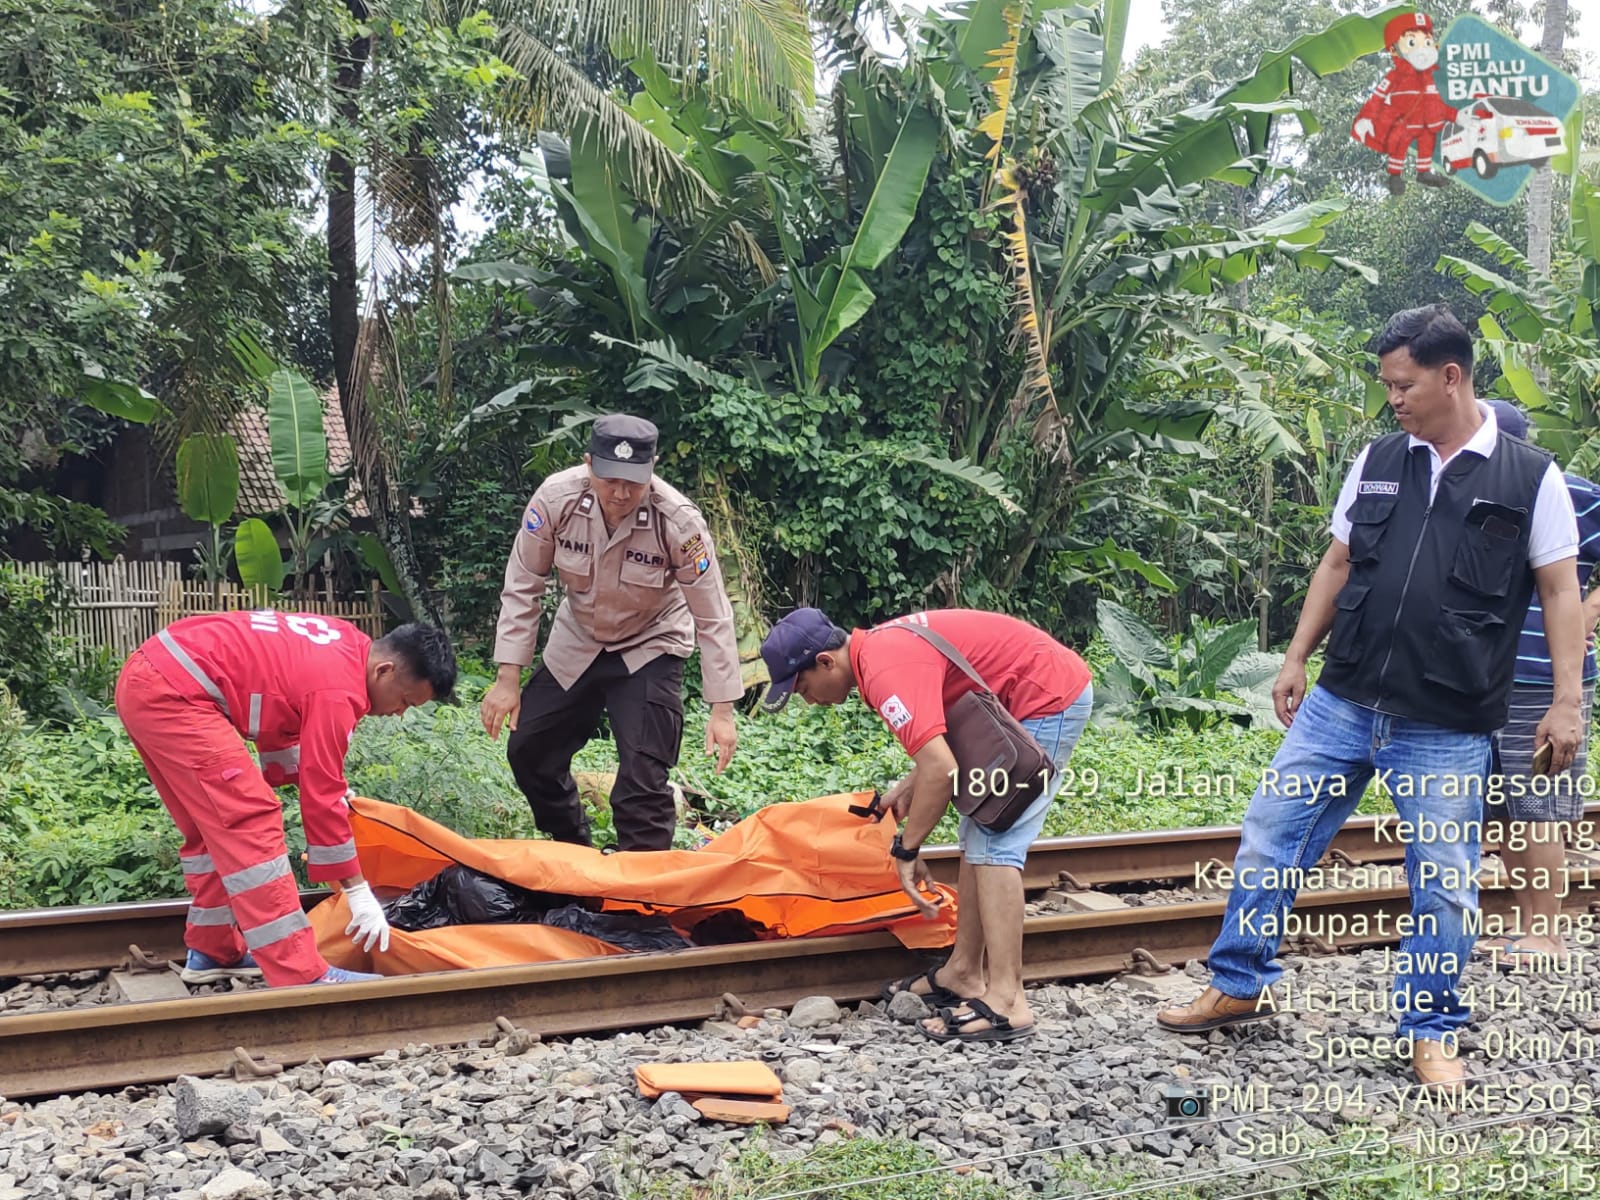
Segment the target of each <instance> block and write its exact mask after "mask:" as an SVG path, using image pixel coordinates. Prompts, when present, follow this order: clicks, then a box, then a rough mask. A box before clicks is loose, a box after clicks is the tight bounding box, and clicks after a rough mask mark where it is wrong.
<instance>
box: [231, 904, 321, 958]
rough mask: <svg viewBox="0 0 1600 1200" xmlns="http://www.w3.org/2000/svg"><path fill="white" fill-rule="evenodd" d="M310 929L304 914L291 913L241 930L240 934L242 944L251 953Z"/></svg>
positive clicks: (309, 923)
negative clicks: (248, 948)
mask: <svg viewBox="0 0 1600 1200" xmlns="http://www.w3.org/2000/svg"><path fill="white" fill-rule="evenodd" d="M310 928H311V922H310V921H309V920H307V918H306V914H305V913H303V912H292V913H285V914H284V915H283V916H281V917H278V918H277V919H276V920H273V921H268V922H267V923H266V924H265V925H256V926H253V927H252V928H249V929H241V930H240V932H241V933H243V934H244V944H245V945H246V946H248V947H250V949H251V951H252V952H253V951H256V950H259V949H261V948H262V947H263V946H270V945H272V943H274V942H281V941H283V939H284V938H286V937H292V936H294V935H295V934H297V933H299V932H300V931H301V930H302V929H310Z"/></svg>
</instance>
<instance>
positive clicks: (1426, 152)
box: [1350, 12, 1456, 196]
mask: <svg viewBox="0 0 1600 1200" xmlns="http://www.w3.org/2000/svg"><path fill="white" fill-rule="evenodd" d="M1383 44H1384V45H1385V46H1387V47H1388V48H1389V52H1390V53H1391V54H1393V55H1394V67H1393V68H1392V69H1391V70H1390V71H1389V73H1388V74H1387V75H1385V76H1384V77H1383V79H1382V80H1380V81H1379V83H1378V86H1377V87H1376V88H1374V89H1373V92H1372V95H1371V97H1370V98H1368V100H1367V102H1366V103H1365V104H1364V105H1362V106H1361V111H1360V112H1359V113H1357V114H1356V119H1355V124H1354V125H1352V126H1351V128H1350V136H1351V137H1353V138H1355V140H1356V141H1358V142H1360V143H1361V144H1362V145H1364V146H1366V147H1367V148H1368V149H1369V150H1376V151H1377V152H1378V153H1379V154H1386V155H1387V156H1388V163H1387V168H1388V172H1389V191H1390V192H1391V193H1392V194H1393V195H1396V196H1398V195H1399V194H1400V193H1401V192H1403V191H1405V188H1406V181H1405V175H1404V174H1403V172H1404V171H1405V169H1406V152H1407V151H1408V150H1410V148H1411V145H1412V143H1413V142H1415V143H1416V147H1417V182H1418V183H1422V184H1426V185H1427V186H1428V187H1444V186H1445V185H1446V184H1447V183H1449V180H1448V179H1443V178H1441V177H1440V176H1438V175H1436V174H1434V171H1433V144H1434V141H1435V140H1436V139H1437V138H1438V136H1439V130H1441V129H1443V128H1444V126H1445V124H1446V123H1447V122H1449V121H1454V120H1455V119H1456V110H1455V109H1453V108H1451V107H1450V106H1449V105H1448V104H1446V103H1445V102H1444V99H1443V98H1442V97H1441V96H1440V95H1439V88H1438V86H1437V85H1436V84H1435V83H1434V81H1433V73H1434V71H1435V70H1436V69H1437V68H1438V65H1439V43H1438V42H1437V41H1435V40H1434V37H1433V20H1432V19H1431V18H1430V17H1429V16H1428V15H1427V14H1426V13H1418V12H1412V13H1403V14H1402V15H1400V16H1398V17H1395V18H1394V19H1393V20H1391V21H1390V22H1389V23H1388V24H1387V25H1386V26H1384V30H1383Z"/></svg>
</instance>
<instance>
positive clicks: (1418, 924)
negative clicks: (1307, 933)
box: [1209, 687, 1490, 1041]
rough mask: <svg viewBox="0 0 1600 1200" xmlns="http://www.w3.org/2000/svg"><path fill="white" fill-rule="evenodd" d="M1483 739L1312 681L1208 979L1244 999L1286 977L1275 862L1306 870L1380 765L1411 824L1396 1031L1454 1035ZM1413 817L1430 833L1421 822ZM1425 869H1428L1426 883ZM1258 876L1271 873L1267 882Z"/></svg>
mask: <svg viewBox="0 0 1600 1200" xmlns="http://www.w3.org/2000/svg"><path fill="white" fill-rule="evenodd" d="M1489 740H1490V737H1489V735H1488V734H1486V733H1461V732H1459V731H1457V730H1453V729H1445V728H1443V727H1442V726H1439V725H1431V724H1428V723H1427V722H1424V721H1413V720H1407V719H1405V718H1403V717H1391V716H1386V715H1385V714H1383V713H1380V712H1377V711H1375V710H1373V709H1370V708H1363V707H1362V706H1361V705H1359V704H1352V703H1350V702H1349V701H1348V700H1341V699H1340V698H1339V697H1337V696H1335V695H1334V694H1333V693H1332V692H1328V691H1325V690H1324V689H1322V688H1320V687H1314V688H1312V689H1311V690H1310V692H1308V693H1307V695H1306V697H1305V700H1304V701H1303V702H1302V704H1301V706H1300V710H1299V712H1298V713H1296V715H1295V719H1294V724H1293V725H1291V726H1290V727H1289V732H1288V734H1286V735H1285V737H1284V739H1283V744H1282V745H1281V746H1280V747H1279V748H1278V752H1277V754H1275V755H1274V756H1273V759H1272V766H1271V767H1270V768H1268V770H1267V772H1266V773H1265V774H1264V775H1263V776H1262V781H1261V785H1260V786H1259V787H1258V788H1257V789H1256V792H1255V794H1254V795H1253V796H1252V797H1251V798H1250V807H1249V809H1248V811H1247V812H1246V813H1245V818H1244V836H1243V839H1242V841H1241V844H1240V847H1239V856H1238V858H1237V859H1236V860H1235V862H1234V871H1235V877H1234V885H1233V890H1232V891H1231V892H1230V893H1229V894H1228V911H1227V913H1226V914H1225V915H1224V916H1223V919H1222V932H1221V934H1219V935H1218V937H1217V940H1216V942H1215V944H1214V945H1213V946H1212V947H1211V954H1210V958H1209V963H1210V966H1211V971H1212V980H1211V982H1212V984H1213V985H1214V986H1215V987H1216V988H1217V989H1218V990H1219V991H1221V992H1224V993H1225V994H1227V995H1229V996H1234V997H1236V998H1238V999H1252V1000H1253V999H1255V998H1256V997H1257V996H1258V995H1259V994H1260V992H1261V989H1262V988H1264V987H1267V986H1269V985H1271V984H1273V983H1276V982H1277V980H1278V979H1279V978H1280V977H1281V976H1282V975H1283V967H1282V966H1281V965H1280V964H1279V963H1278V962H1277V961H1275V956H1276V954H1277V952H1278V945H1279V943H1280V942H1281V941H1282V933H1281V932H1280V931H1281V930H1282V929H1283V922H1284V918H1285V917H1286V916H1287V914H1288V913H1289V911H1290V910H1291V909H1292V908H1293V906H1294V897H1295V891H1296V888H1295V887H1294V886H1293V885H1294V883H1295V882H1296V880H1295V879H1294V878H1293V874H1294V873H1293V871H1292V870H1291V871H1290V872H1289V874H1290V876H1291V877H1290V878H1288V879H1284V878H1282V876H1283V874H1284V873H1285V868H1300V869H1302V870H1310V868H1311V867H1313V866H1314V865H1315V864H1316V863H1317V861H1318V860H1319V859H1321V857H1322V855H1323V852H1324V851H1326V850H1327V848H1328V845H1329V843H1330V842H1332V841H1333V836H1334V834H1336V833H1338V831H1339V828H1340V827H1341V826H1342V825H1343V824H1344V823H1345V820H1346V818H1348V817H1349V816H1350V814H1351V813H1352V812H1353V811H1355V807H1356V804H1357V803H1358V802H1359V801H1360V799H1361V794H1362V793H1363V792H1364V791H1366V788H1367V784H1368V783H1369V782H1370V781H1371V779H1372V777H1373V774H1374V773H1375V772H1379V771H1381V772H1383V773H1384V775H1383V780H1384V782H1385V783H1386V784H1387V786H1388V787H1389V790H1390V793H1391V794H1392V795H1393V797H1394V806H1395V810H1396V811H1397V812H1398V813H1399V815H1400V818H1401V820H1403V821H1407V822H1411V823H1412V824H1413V828H1414V829H1417V832H1416V833H1415V835H1414V836H1412V837H1411V838H1410V839H1409V840H1408V844H1407V845H1406V882H1407V884H1409V885H1410V888H1411V920H1410V927H1409V929H1407V930H1406V931H1405V932H1404V936H1403V937H1402V938H1401V941H1400V955H1401V957H1400V968H1401V969H1400V970H1399V971H1398V972H1397V973H1396V975H1395V980H1394V994H1393V998H1392V1002H1393V1004H1394V1007H1395V1010H1396V1011H1397V1012H1398V1013H1399V1014H1400V1023H1399V1032H1400V1034H1401V1036H1404V1035H1406V1034H1412V1035H1414V1036H1415V1037H1417V1038H1430V1039H1433V1040H1436V1041H1437V1040H1444V1041H1454V1037H1455V1035H1454V1033H1453V1031H1454V1030H1456V1029H1459V1028H1460V1027H1461V1026H1462V1025H1465V1024H1466V1023H1467V1020H1468V1019H1469V1016H1470V1014H1469V1012H1468V1010H1467V1008H1466V1006H1465V1005H1464V1004H1462V1003H1461V1000H1460V998H1459V996H1458V995H1457V994H1456V990H1455V988H1456V983H1457V981H1458V980H1459V979H1460V978H1461V971H1462V968H1463V967H1465V966H1466V962H1467V956H1468V954H1470V953H1471V951H1472V943H1473V941H1474V934H1473V932H1472V920H1473V918H1470V917H1469V914H1473V913H1475V912H1476V910H1477V907H1478V887H1477V879H1476V871H1477V868H1478V853H1479V841H1480V839H1481V836H1482V826H1481V817H1482V806H1483V797H1482V790H1483V789H1482V783H1483V776H1484V775H1485V774H1486V773H1487V771H1488V769H1489ZM1474 776H1475V777H1477V778H1476V781H1474V780H1473V778H1472V777H1474ZM1318 788H1320V790H1317V791H1315V794H1313V791H1314V789H1318ZM1422 821H1428V822H1431V823H1432V825H1433V826H1434V828H1433V829H1432V830H1429V829H1424V828H1421V827H1420V823H1421V822H1422ZM1446 822H1450V823H1451V824H1450V827H1449V828H1445V827H1444V826H1445V823H1446ZM1424 863H1427V864H1431V866H1432V868H1435V869H1433V870H1430V872H1429V873H1428V874H1429V877H1428V878H1426V879H1424V878H1422V875H1423V871H1422V865H1423V864H1424ZM1269 870H1270V871H1275V872H1276V873H1277V875H1278V876H1279V878H1277V879H1273V878H1270V877H1266V878H1264V877H1263V871H1269ZM1266 883H1278V884H1280V885H1281V886H1277V887H1266V886H1262V885H1263V884H1266ZM1392 920H1393V918H1391V921H1392ZM1396 923H1397V922H1396ZM1307 924H1308V925H1310V922H1309V921H1308V922H1307ZM1311 931H1313V932H1314V931H1315V927H1314V925H1313V926H1311ZM1446 1035H1449V1036H1448V1037H1447V1036H1446Z"/></svg>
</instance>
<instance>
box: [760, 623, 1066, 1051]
mask: <svg viewBox="0 0 1600 1200" xmlns="http://www.w3.org/2000/svg"><path fill="white" fill-rule="evenodd" d="M914 626H920V627H922V628H924V629H927V630H930V631H932V632H933V633H935V634H937V635H939V636H940V637H942V638H944V639H945V640H946V641H948V642H949V643H950V644H951V646H953V647H954V648H955V650H956V651H957V652H958V653H960V654H961V655H962V656H963V657H964V658H966V660H967V661H968V662H969V663H970V664H971V665H972V667H973V669H974V670H975V671H977V673H978V675H979V676H980V677H981V678H982V679H983V681H984V683H985V684H986V685H987V686H988V687H989V688H990V690H992V691H993V692H994V694H995V695H996V696H997V697H998V698H999V700H1000V703H1001V704H1003V705H1005V708H1006V711H1007V712H1009V713H1010V714H1011V715H1012V716H1013V717H1015V718H1016V719H1017V720H1018V721H1019V722H1020V723H1021V724H1022V727H1023V728H1024V729H1026V730H1027V731H1028V732H1029V733H1030V734H1031V735H1032V736H1033V737H1034V739H1035V740H1036V741H1037V742H1038V743H1039V745H1040V748H1041V749H1043V750H1044V752H1045V753H1046V754H1048V755H1049V756H1050V759H1051V761H1052V762H1053V763H1055V766H1056V770H1055V771H1054V773H1053V774H1052V777H1051V781H1050V784H1049V786H1048V787H1046V789H1045V790H1044V791H1043V792H1042V793H1041V794H1040V795H1039V797H1038V799H1037V800H1035V801H1034V803H1033V804H1032V805H1031V806H1030V807H1029V808H1028V809H1027V811H1025V812H1024V813H1023V814H1022V815H1021V816H1020V817H1018V818H1017V821H1016V824H1014V825H1012V826H1011V827H1010V828H1009V829H1007V830H1004V831H1000V830H993V829H988V828H986V827H984V826H982V825H979V824H978V823H977V822H976V821H974V820H973V819H972V818H971V817H963V818H962V819H961V825H960V828H959V832H958V834H957V837H958V839H959V841H960V843H961V872H960V875H959V877H958V879H957V882H956V890H957V892H958V893H959V895H960V901H961V911H960V913H959V914H958V917H957V922H956V944H955V946H954V947H953V948H952V949H951V951H950V958H949V960H948V961H946V962H945V963H943V964H942V965H940V966H938V967H936V968H932V969H930V970H928V971H925V972H923V973H921V974H913V975H910V976H907V977H906V978H905V979H902V980H900V981H898V982H897V983H894V984H890V985H889V986H888V987H887V988H886V989H885V995H886V996H892V995H893V994H894V993H895V992H896V991H909V992H911V993H912V994H914V995H917V996H921V997H923V999H924V1000H926V1001H927V1002H928V1003H930V1004H932V1005H934V1006H935V1007H936V1008H939V1010H940V1014H939V1015H938V1016H936V1017H932V1018H930V1019H929V1020H927V1021H925V1022H924V1023H923V1026H922V1030H923V1032H924V1033H926V1034H927V1035H928V1036H930V1037H933V1038H936V1039H938V1040H939V1041H957V1040H959V1041H979V1042H998V1041H1011V1040H1014V1039H1016V1038H1020V1037H1027V1036H1030V1035H1031V1034H1032V1033H1033V1013H1032V1011H1031V1010H1030V1009H1029V1008H1028V1001H1027V997H1026V996H1025V995H1024V994H1023V990H1022V918H1023V892H1022V868H1023V865H1024V864H1025V862H1026V861H1027V857H1028V847H1029V846H1030V845H1031V844H1032V843H1033V841H1034V839H1035V838H1037V837H1038V836H1039V832H1040V830H1042V829H1043V828H1044V822H1045V817H1046V816H1047V815H1048V813H1049V809H1050V805H1051V804H1052V803H1053V802H1054V800H1055V795H1056V791H1057V790H1058V789H1059V788H1060V786H1061V771H1062V770H1063V769H1064V768H1065V767H1066V765H1067V759H1068V758H1069V757H1070V756H1071V754H1072V748H1073V747H1074V746H1075V745H1076V744H1077V742H1078V737H1079V735H1080V734H1082V733H1083V729H1084V726H1085V725H1086V724H1087V723H1088V720H1089V714H1090V711H1091V709H1092V708H1093V706H1094V688H1093V687H1092V686H1091V685H1090V677H1089V668H1088V667H1087V666H1086V665H1085V664H1084V662H1083V660H1082V659H1081V658H1079V657H1078V656H1077V655H1076V654H1074V653H1073V652H1072V651H1071V650H1069V649H1067V647H1065V646H1063V645H1062V644H1061V643H1060V642H1058V641H1056V640H1055V639H1054V638H1053V637H1051V636H1050V635H1049V634H1047V633H1046V632H1045V631H1044V630H1042V629H1037V628H1035V627H1034V626H1032V625H1029V624H1028V623H1027V622H1026V621H1019V620H1018V619H1017V618H1015V617H1008V616H1005V615H1004V614H1001V613H989V612H976V611H972V610H969V609H942V610H935V611H933V612H925V613H913V614H911V615H910V616H907V617H901V618H900V619H898V620H894V621H889V622H887V623H885V624H883V625H879V626H876V627H875V628H872V629H857V630H855V631H853V632H851V633H846V632H845V631H844V630H843V629H840V628H838V627H836V626H835V625H834V624H833V622H832V621H830V620H829V619H828V617H827V616H826V615H825V614H824V613H822V612H820V611H819V610H817V609H815V608H801V609H796V610H795V611H794V612H792V613H790V614H789V615H788V616H786V617H784V618H783V619H782V620H781V621H779V622H778V623H777V624H776V625H774V626H773V627H772V632H771V633H769V634H768V635H767V638H766V640H765V641H763V642H762V643H761V657H762V659H763V660H764V661H765V662H766V664H767V673H768V674H769V675H771V676H772V687H771V689H770V690H769V691H768V693H767V698H766V700H765V702H764V703H765V706H766V707H767V708H768V709H769V710H770V709H776V708H781V707H783V705H784V703H785V702H786V701H787V700H788V699H789V696H790V695H791V694H793V695H796V696H799V697H800V698H801V699H802V700H804V701H806V702H807V703H808V704H842V703H844V701H845V700H846V699H848V698H849V695H850V693H851V692H852V691H856V692H859V693H860V695H861V699H862V700H863V701H864V702H865V703H866V704H867V705H868V706H870V707H871V708H873V709H875V710H876V711H877V713H878V715H879V716H880V717H882V718H883V720H884V723H885V724H887V725H888V726H889V730H890V732H891V733H893V734H894V736H895V737H896V738H897V739H898V740H899V742H900V744H901V746H903V747H904V748H905V752H906V753H907V754H909V755H910V756H911V762H912V768H911V773H910V774H908V775H906V776H904V777H903V778H902V779H901V780H900V781H899V782H898V783H896V784H895V785H894V786H893V787H891V788H890V789H889V790H888V792H887V793H886V794H885V796H884V801H885V804H886V807H887V808H888V809H889V811H891V812H893V813H894V816H895V819H896V820H901V821H904V822H905V825H904V827H903V828H902V829H901V832H900V835H899V836H898V837H896V838H895V839H894V845H893V846H892V847H891V848H890V850H889V853H890V854H891V855H892V856H893V858H894V862H895V870H896V871H897V872H898V874H899V876H900V886H901V887H902V888H903V889H904V890H905V893H906V895H907V896H909V897H910V898H911V900H912V902H913V903H914V904H916V906H917V908H918V909H920V910H921V911H922V912H923V913H924V914H925V915H928V916H932V915H933V906H932V904H931V903H930V902H929V901H928V900H927V898H926V897H924V896H922V895H920V894H919V885H920V884H921V883H922V882H923V881H924V880H926V879H927V878H928V868H927V865H926V864H925V863H924V862H923V861H922V859H921V850H922V844H923V841H924V839H926V838H927V836H928V835H929V834H931V833H932V832H933V829H934V826H936V825H937V824H938V823H939V819H940V818H941V817H943V816H944V813H945V810H946V809H947V808H949V807H950V801H951V798H952V795H953V793H954V782H953V779H954V772H955V771H956V770H957V769H958V766H957V763H956V758H955V753H954V751H952V750H951V748H950V743H949V742H948V741H947V740H946V738H945V733H946V731H947V730H948V728H949V726H948V724H947V723H946V710H947V709H948V707H949V706H950V705H951V704H953V703H955V702H956V701H957V700H959V699H960V698H961V697H962V696H963V695H965V694H966V693H967V692H971V691H976V690H977V688H976V685H975V684H974V683H973V681H972V679H971V677H970V676H968V675H967V674H966V672H965V671H963V670H961V669H960V668H959V667H957V666H956V665H955V664H954V663H953V662H951V661H950V660H949V659H948V658H946V657H945V656H944V654H943V653H941V652H940V651H939V650H938V649H936V648H935V647H934V646H933V645H931V644H929V643H928V642H927V641H925V640H924V639H923V638H922V637H920V636H918V635H917V634H914V633H911V632H910V631H909V627H914Z"/></svg>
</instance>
